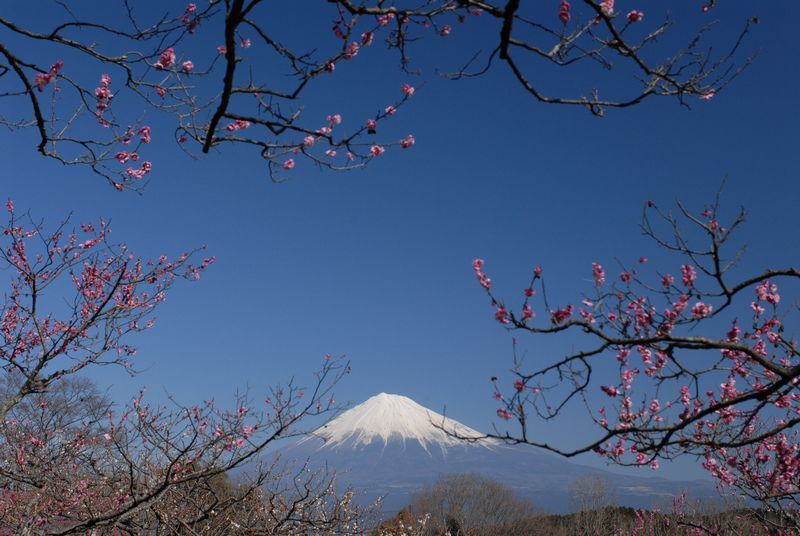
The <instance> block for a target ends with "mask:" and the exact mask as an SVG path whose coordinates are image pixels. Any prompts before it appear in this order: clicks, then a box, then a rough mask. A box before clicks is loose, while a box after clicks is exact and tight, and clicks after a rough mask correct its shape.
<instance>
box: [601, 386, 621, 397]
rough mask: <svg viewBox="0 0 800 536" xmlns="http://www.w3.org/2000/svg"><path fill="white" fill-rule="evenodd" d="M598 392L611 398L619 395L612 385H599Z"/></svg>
mask: <svg viewBox="0 0 800 536" xmlns="http://www.w3.org/2000/svg"><path fill="white" fill-rule="evenodd" d="M600 390H601V391H603V392H604V393H605V394H607V395H608V396H611V397H614V396H617V395H618V394H619V391H618V390H617V388H616V387H614V386H613V385H601V386H600Z"/></svg>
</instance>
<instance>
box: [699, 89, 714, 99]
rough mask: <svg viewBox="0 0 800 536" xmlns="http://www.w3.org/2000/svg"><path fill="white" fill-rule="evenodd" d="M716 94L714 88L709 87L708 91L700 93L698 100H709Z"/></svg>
mask: <svg viewBox="0 0 800 536" xmlns="http://www.w3.org/2000/svg"><path fill="white" fill-rule="evenodd" d="M716 94H717V92H716V90H714V89H709V90H708V91H706V92H705V93H703V94H702V95H700V100H704V101H707V100H711V99H713V98H714V95H716Z"/></svg>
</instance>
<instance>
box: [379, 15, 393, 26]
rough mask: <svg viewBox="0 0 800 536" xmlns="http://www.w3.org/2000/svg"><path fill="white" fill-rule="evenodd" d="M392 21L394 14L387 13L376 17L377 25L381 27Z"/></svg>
mask: <svg viewBox="0 0 800 536" xmlns="http://www.w3.org/2000/svg"><path fill="white" fill-rule="evenodd" d="M392 20H394V13H387V14H385V15H381V16H380V17H378V24H379V25H381V26H388V25H389V23H390V22H392Z"/></svg>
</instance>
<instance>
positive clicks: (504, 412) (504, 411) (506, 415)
mask: <svg viewBox="0 0 800 536" xmlns="http://www.w3.org/2000/svg"><path fill="white" fill-rule="evenodd" d="M497 416H498V417H500V418H501V419H505V420H509V419H510V418H511V413H510V412H509V411H508V410H507V409H504V408H500V409H498V410H497Z"/></svg>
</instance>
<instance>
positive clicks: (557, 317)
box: [550, 305, 573, 324]
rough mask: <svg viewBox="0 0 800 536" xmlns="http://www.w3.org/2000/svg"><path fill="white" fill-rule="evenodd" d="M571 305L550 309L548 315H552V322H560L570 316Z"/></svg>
mask: <svg viewBox="0 0 800 536" xmlns="http://www.w3.org/2000/svg"><path fill="white" fill-rule="evenodd" d="M572 311H573V307H572V305H567V306H566V307H565V308H563V309H556V310H555V311H550V315H551V316H552V317H553V322H554V323H555V324H561V323H563V322H565V321H566V320H567V319H568V318H569V317H570V316H572Z"/></svg>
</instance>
